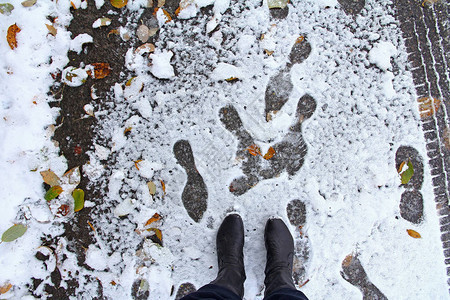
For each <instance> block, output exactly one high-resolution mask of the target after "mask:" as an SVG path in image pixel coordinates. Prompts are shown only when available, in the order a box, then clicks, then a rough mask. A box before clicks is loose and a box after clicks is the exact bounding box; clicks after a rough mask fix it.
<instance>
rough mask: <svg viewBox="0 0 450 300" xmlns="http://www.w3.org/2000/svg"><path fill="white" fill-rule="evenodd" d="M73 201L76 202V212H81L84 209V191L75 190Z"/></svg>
mask: <svg viewBox="0 0 450 300" xmlns="http://www.w3.org/2000/svg"><path fill="white" fill-rule="evenodd" d="M72 197H73V200H75V208H74V211H75V212H77V211H80V210H82V209H83V207H84V191H83V190H82V189H74V190H73V193H72Z"/></svg>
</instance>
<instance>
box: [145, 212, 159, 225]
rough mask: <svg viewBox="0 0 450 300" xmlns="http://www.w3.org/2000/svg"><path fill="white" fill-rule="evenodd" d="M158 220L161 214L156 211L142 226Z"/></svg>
mask: <svg viewBox="0 0 450 300" xmlns="http://www.w3.org/2000/svg"><path fill="white" fill-rule="evenodd" d="M159 220H161V216H160V215H159V214H158V213H155V214H154V215H153V217H151V218H150V219H148V221H147V222H146V223H145V225H144V227H145V226H148V225H150V224H152V223H153V222H156V221H159Z"/></svg>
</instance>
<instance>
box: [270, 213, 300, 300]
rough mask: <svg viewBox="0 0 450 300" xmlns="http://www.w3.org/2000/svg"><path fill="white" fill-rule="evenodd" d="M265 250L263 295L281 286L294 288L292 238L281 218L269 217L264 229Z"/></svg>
mask: <svg viewBox="0 0 450 300" xmlns="http://www.w3.org/2000/svg"><path fill="white" fill-rule="evenodd" d="M264 241H265V243H266V250H267V262H266V270H265V272H264V273H265V274H266V278H265V279H264V284H265V285H266V289H265V291H264V296H268V295H270V294H271V293H273V292H274V291H276V290H278V289H282V288H291V289H296V288H295V285H294V281H293V279H292V265H293V260H294V240H293V239H292V236H291V233H290V232H289V229H288V228H287V227H286V225H285V224H284V222H283V221H282V220H281V219H269V220H268V221H267V223H266V229H265V231H264Z"/></svg>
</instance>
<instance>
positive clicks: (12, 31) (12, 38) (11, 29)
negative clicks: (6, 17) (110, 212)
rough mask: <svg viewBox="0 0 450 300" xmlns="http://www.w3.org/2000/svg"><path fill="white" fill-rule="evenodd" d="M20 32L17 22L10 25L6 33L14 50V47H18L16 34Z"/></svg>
mask: <svg viewBox="0 0 450 300" xmlns="http://www.w3.org/2000/svg"><path fill="white" fill-rule="evenodd" d="M18 32H20V28H19V26H17V25H16V24H14V25H11V26H9V28H8V32H7V34H6V40H7V41H8V44H9V47H11V49H12V50H14V48H17V40H16V34H17V33H18Z"/></svg>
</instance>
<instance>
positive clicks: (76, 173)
mask: <svg viewBox="0 0 450 300" xmlns="http://www.w3.org/2000/svg"><path fill="white" fill-rule="evenodd" d="M63 177H65V178H66V179H67V181H68V183H69V184H75V185H78V184H80V179H81V173H80V167H75V168H72V169H70V170H69V171H67V172H66V173H64V175H63Z"/></svg>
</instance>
